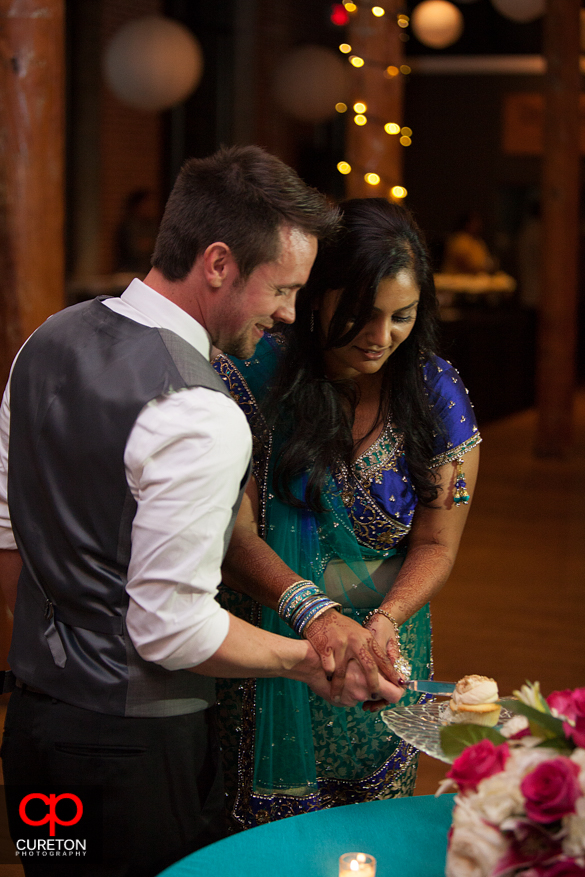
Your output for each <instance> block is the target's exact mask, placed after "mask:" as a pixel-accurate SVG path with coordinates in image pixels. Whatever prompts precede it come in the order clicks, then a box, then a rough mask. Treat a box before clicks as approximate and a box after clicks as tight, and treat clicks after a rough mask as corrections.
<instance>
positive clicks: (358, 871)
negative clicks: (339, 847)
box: [339, 853, 376, 877]
mask: <svg viewBox="0 0 585 877" xmlns="http://www.w3.org/2000/svg"><path fill="white" fill-rule="evenodd" d="M339 877H376V860H375V858H374V857H373V856H370V855H368V853H344V854H343V855H342V856H340V857H339Z"/></svg>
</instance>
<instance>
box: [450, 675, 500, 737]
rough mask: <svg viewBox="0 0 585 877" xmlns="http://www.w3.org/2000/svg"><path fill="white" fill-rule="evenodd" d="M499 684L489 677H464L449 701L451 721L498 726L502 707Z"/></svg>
mask: <svg viewBox="0 0 585 877" xmlns="http://www.w3.org/2000/svg"><path fill="white" fill-rule="evenodd" d="M498 697H499V695H498V684H497V682H496V681H495V679H490V678H489V677H488V676H476V675H472V676H464V677H463V679H460V680H459V682H458V683H457V685H456V686H455V691H454V692H453V695H452V697H451V700H450V701H449V710H448V713H449V714H450V715H449V721H450V722H462V723H466V724H471V725H487V726H489V727H493V726H494V725H497V723H498V719H499V717H500V710H501V707H500V706H499V704H497V703H496V701H497V700H498Z"/></svg>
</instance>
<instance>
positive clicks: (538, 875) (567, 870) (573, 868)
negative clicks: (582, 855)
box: [522, 859, 585, 877]
mask: <svg viewBox="0 0 585 877" xmlns="http://www.w3.org/2000/svg"><path fill="white" fill-rule="evenodd" d="M522 877H585V868H582V867H581V865H578V864H577V862H576V861H575V859H560V860H557V861H556V862H553V863H552V864H548V865H541V866H540V867H538V868H531V869H530V871H523V872H522Z"/></svg>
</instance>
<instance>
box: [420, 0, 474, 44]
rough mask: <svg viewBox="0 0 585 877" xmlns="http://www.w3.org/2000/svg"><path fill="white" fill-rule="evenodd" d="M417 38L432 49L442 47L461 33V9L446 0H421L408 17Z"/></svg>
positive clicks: (450, 42)
mask: <svg viewBox="0 0 585 877" xmlns="http://www.w3.org/2000/svg"><path fill="white" fill-rule="evenodd" d="M410 23H411V25H412V30H413V31H414V35H415V36H416V38H417V40H419V41H420V42H421V43H424V45H425V46H430V47H431V48H432V49H444V48H445V47H446V46H450V45H452V43H455V42H456V41H457V40H458V39H459V37H460V36H461V34H462V33H463V15H462V14H461V10H460V9H457V7H456V6H455V5H454V4H453V3H449V2H448V0H423V2H422V3H419V4H418V6H415V8H414V11H413V13H412V15H411V18H410Z"/></svg>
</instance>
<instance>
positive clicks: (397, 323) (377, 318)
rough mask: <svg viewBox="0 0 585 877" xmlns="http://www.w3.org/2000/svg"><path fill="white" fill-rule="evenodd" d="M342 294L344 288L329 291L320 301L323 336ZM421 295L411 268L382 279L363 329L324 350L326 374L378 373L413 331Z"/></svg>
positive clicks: (332, 376)
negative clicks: (339, 344)
mask: <svg viewBox="0 0 585 877" xmlns="http://www.w3.org/2000/svg"><path fill="white" fill-rule="evenodd" d="M340 297H341V290H338V289H337V290H329V291H328V292H327V293H325V296H324V298H323V301H322V302H321V306H320V308H319V310H318V318H319V323H320V327H321V331H322V337H323V338H326V337H327V332H328V330H329V325H330V323H331V320H332V318H333V315H334V313H335V309H336V307H337V304H338V302H339V299H340ZM419 298H420V290H419V288H418V286H417V284H416V280H415V277H414V274H413V273H412V271H408V270H406V269H404V270H403V271H400V272H399V273H398V274H397V275H396V277H393V278H389V277H385V278H384V279H383V280H381V281H380V283H379V285H378V289H377V291H376V298H375V301H374V307H373V310H372V315H371V317H370V319H369V320H368V322H367V323H366V325H365V326H364V327H363V329H362V330H361V332H359V333H358V335H356V337H355V338H354V339H353V341H350V343H349V344H347V345H346V346H345V347H336V348H333V349H331V350H325V351H324V352H323V356H324V359H325V369H326V372H327V376H328V377H330V378H337V379H341V378H357V377H358V376H359V375H373V374H376V373H377V372H379V371H380V369H381V368H383V366H384V365H385V364H386V362H387V361H388V359H389V358H390V356H392V354H393V353H394V351H395V350H396V349H397V348H398V347H399V346H400V345H401V344H402V342H403V341H405V340H406V339H407V338H408V336H409V335H410V333H411V332H412V329H413V326H414V323H415V320H416V312H417V307H418V301H419ZM350 327H351V323H348V326H347V328H348V329H349V328H350Z"/></svg>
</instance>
